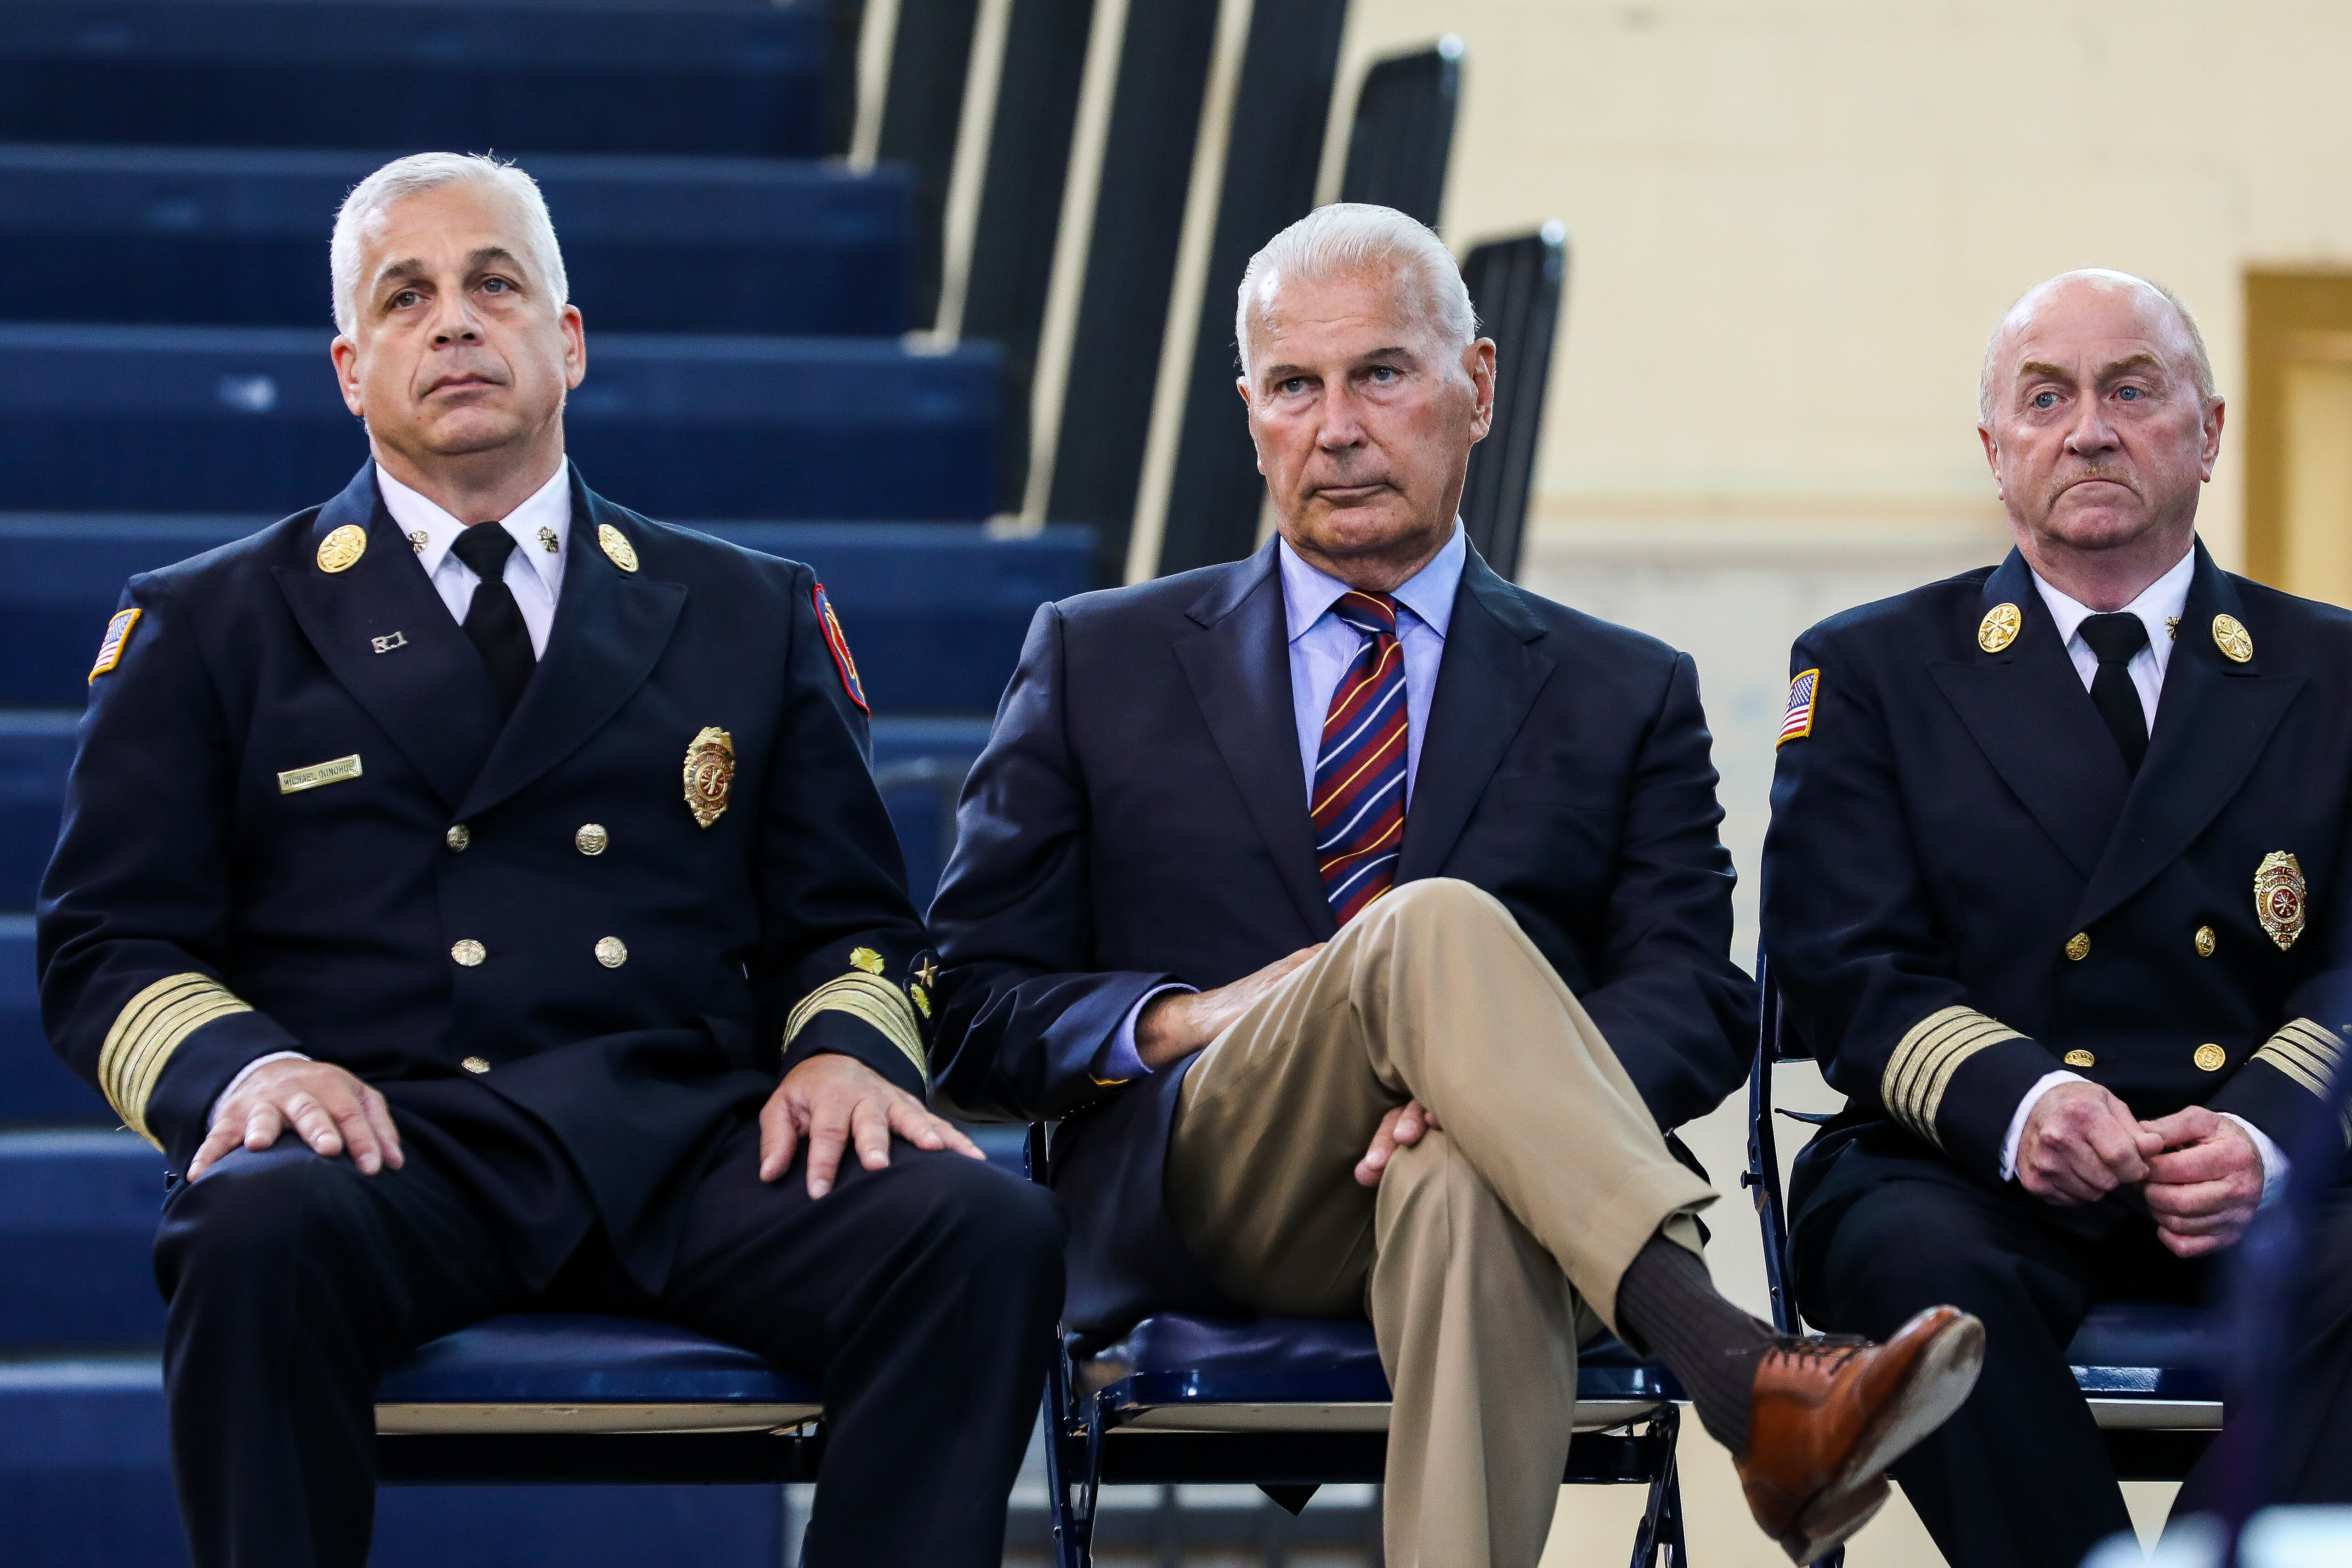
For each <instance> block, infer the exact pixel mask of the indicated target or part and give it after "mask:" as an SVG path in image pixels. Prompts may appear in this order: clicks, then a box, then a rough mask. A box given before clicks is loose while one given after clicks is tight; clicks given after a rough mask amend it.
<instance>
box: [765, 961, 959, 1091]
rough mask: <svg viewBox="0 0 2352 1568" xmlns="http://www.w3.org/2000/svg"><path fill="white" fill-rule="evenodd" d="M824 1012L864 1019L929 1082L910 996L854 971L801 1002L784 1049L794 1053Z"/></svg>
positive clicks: (787, 1028)
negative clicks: (795, 1045) (803, 1032)
mask: <svg viewBox="0 0 2352 1568" xmlns="http://www.w3.org/2000/svg"><path fill="white" fill-rule="evenodd" d="M823 1012H836V1013H847V1014H849V1015H850V1017H852V1018H857V1019H865V1020H866V1022H867V1023H869V1024H872V1025H873V1026H874V1027H875V1028H876V1029H877V1030H881V1031H882V1038H883V1039H885V1040H888V1041H889V1042H890V1043H891V1044H892V1045H895V1046H897V1047H898V1049H899V1050H900V1051H903V1052H905V1053H906V1057H907V1060H908V1061H911V1062H913V1063H914V1064H915V1071H918V1072H919V1073H921V1074H922V1075H923V1076H924V1077H925V1078H926V1079H929V1077H930V1075H931V1067H930V1062H929V1061H928V1060H927V1059H926V1058H925V1057H924V1054H923V1031H922V1030H921V1028H920V1027H919V1025H917V1023H916V1022H915V1009H914V1005H913V1004H912V1003H910V1002H908V1000H907V998H906V994H905V993H904V992H902V991H900V990H899V989H898V987H896V986H894V985H892V984H891V983H890V982H889V981H887V980H886V979H884V978H882V977H881V976H879V975H869V974H867V973H866V972H865V971H864V970H862V969H852V970H851V971H849V973H847V974H846V975H844V976H842V977H840V978H839V979H837V980H827V981H826V982H825V983H824V985H822V986H819V987H818V988H816V989H815V990H813V991H811V992H810V993H809V994H808V995H807V996H804V997H803V998H801V1004H800V1006H798V1007H796V1008H794V1009H793V1012H792V1016H791V1017H790V1018H788V1019H785V1020H784V1049H785V1050H786V1051H790V1050H791V1049H792V1046H793V1040H797V1039H798V1038H800V1032H801V1030H804V1029H806V1028H807V1027H808V1022H809V1019H813V1018H814V1017H816V1015H817V1014H819V1013H823Z"/></svg>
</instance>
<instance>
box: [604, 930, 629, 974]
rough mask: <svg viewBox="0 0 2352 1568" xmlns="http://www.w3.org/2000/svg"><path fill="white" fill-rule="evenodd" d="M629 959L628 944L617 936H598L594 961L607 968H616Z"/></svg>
mask: <svg viewBox="0 0 2352 1568" xmlns="http://www.w3.org/2000/svg"><path fill="white" fill-rule="evenodd" d="M628 961H629V945H628V944H627V943H625V942H624V941H622V940H621V939H620V938H619V937H618V936H604V937H600V938H599V939H598V940H597V943H596V962H598V963H599V964H602V965H604V967H606V968H607V969H617V968H619V967H621V966H622V965H624V964H625V963H627V962H628Z"/></svg>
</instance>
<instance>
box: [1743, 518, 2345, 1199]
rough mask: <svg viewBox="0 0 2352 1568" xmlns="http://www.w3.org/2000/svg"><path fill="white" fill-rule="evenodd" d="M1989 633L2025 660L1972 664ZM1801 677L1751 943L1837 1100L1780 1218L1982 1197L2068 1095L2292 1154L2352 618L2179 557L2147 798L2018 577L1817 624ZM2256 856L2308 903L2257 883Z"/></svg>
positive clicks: (2340, 824) (2334, 1023)
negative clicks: (1954, 1178) (2023, 1134)
mask: <svg viewBox="0 0 2352 1568" xmlns="http://www.w3.org/2000/svg"><path fill="white" fill-rule="evenodd" d="M2001 605H2010V606H2013V607H2014V608H2015V610H2016V611H2017V612H2018V615H2019V622H2018V630H2017V632H2016V635H2015V638H2014V640H2013V641H2011V642H2009V643H2007V644H2006V645H2003V646H1998V647H1995V648H1994V649H1992V650H1991V651H1988V650H1987V648H1986V647H1985V646H1984V645H1983V644H1982V643H1980V642H1979V628H1980V627H1981V626H1982V625H1983V624H1984V622H1985V618H1986V617H1987V615H1988V614H1989V613H1990V612H1994V611H1995V609H1996V608H1997V607H1998V606H2001ZM2218 616H2228V617H2231V619H2233V620H2234V621H2236V622H2238V623H2239V624H2240V626H2241V627H2242V629H2243V631H2244V632H2245V633H2246V634H2247V636H2248V637H2249V638H2250V642H2251V647H2250V649H2242V650H2241V651H2245V652H2249V653H2250V656H2249V657H2247V658H2246V659H2244V660H2243V661H2240V660H2237V659H2233V658H2231V656H2229V654H2228V653H2225V652H2224V651H2223V649H2222V647H2221V645H2220V643H2219V642H2218V641H2217V638H2216V635H2215V630H2214V622H2215V618H2216V617H2218ZM1990 641H1992V642H1994V643H1999V641H2000V639H1999V638H1998V636H1995V637H1992V638H1990ZM1791 670H1792V672H1802V671H1805V670H1818V671H1819V672H1820V674H1819V676H1818V680H1819V692H1818V696H1817V699H1816V709H1815V716H1814V721H1813V724H1812V727H1811V734H1810V735H1807V736H1805V737H1801V738H1795V739H1790V740H1788V741H1786V742H1785V743H1784V744H1783V745H1782V746H1781V747H1780V757H1779V759H1778V768H1777V772H1776V775H1775V778H1774V781H1773V786H1772V823H1771V829H1770V831H1769V834H1768V836H1767V838H1766V840H1765V846H1764V887H1763V924H1764V940H1765V946H1766V950H1767V952H1768V953H1769V955H1770V959H1771V967H1772V972H1773V975H1774V976H1775V977H1776V978H1777V980H1778V981H1779V984H1780V988H1781V989H1782V991H1783V992H1784V993H1785V996H1786V998H1787V1001H1788V1005H1789V1009H1790V1018H1791V1020H1792V1021H1793V1022H1794V1024H1795V1025H1796V1026H1797V1028H1798V1029H1799V1030H1801V1033H1802V1034H1803V1035H1804V1037H1805V1039H1806V1040H1808V1041H1809V1042H1810V1044H1811V1047H1812V1050H1813V1051H1814V1053H1815V1055H1816V1056H1818V1057H1819V1058H1820V1059H1821V1061H1822V1063H1823V1066H1824V1070H1825V1071H1826V1072H1827V1074H1828V1076H1829V1079H1830V1082H1832V1084H1833V1085H1834V1086H1835V1087H1836V1088H1837V1089H1838V1090H1839V1091H1841V1092H1843V1093H1844V1094H1845V1095H1846V1096H1847V1097H1848V1106H1847V1110H1846V1111H1845V1113H1843V1115H1842V1116H1841V1117H1840V1118H1839V1119H1838V1120H1837V1121H1836V1122H1834V1123H1832V1124H1831V1126H1830V1127H1829V1128H1828V1129H1826V1130H1825V1132H1824V1133H1823V1134H1822V1136H1821V1137H1819V1138H1817V1139H1816V1140H1815V1141H1814V1142H1813V1144H1812V1145H1811V1146H1810V1147H1809V1148H1808V1149H1807V1150H1806V1151H1805V1153H1804V1155H1802V1157H1801V1162H1800V1166H1799V1173H1798V1181H1797V1185H1796V1188H1795V1195H1796V1197H1798V1199H1799V1200H1800V1207H1805V1206H1808V1205H1810V1206H1811V1207H1816V1208H1820V1207H1822V1206H1825V1205H1830V1204H1832V1203H1834V1202H1836V1201H1838V1200H1839V1199H1840V1198H1841V1197H1843V1196H1845V1195H1849V1194H1851V1193H1852V1192H1853V1191H1856V1190H1858V1184H1864V1183H1867V1182H1869V1181H1872V1180H1875V1179H1881V1178H1883V1177H1885V1176H1887V1175H1888V1174H1890V1173H1891V1172H1892V1171H1893V1170H1894V1169H1895V1165H1893V1164H1890V1162H1897V1163H1900V1164H1916V1161H1917V1160H1918V1159H1921V1158H1925V1159H1927V1160H1930V1161H1936V1162H1937V1163H1939V1164H1945V1165H1948V1166H1949V1167H1950V1168H1952V1169H1954V1170H1956V1171H1957V1172H1958V1174H1959V1176H1961V1177H1963V1178H1965V1179H1967V1180H1969V1181H1973V1182H1978V1183H1983V1184H1995V1183H1998V1182H1999V1180H2000V1149H2001V1144H2002V1142H2003V1140H2004V1138H2005V1136H2006V1134H2007V1133H2008V1129H2009V1123H2010V1119H2011V1116H2012V1115H2013V1114H2014V1113H2015V1111H2016V1108H2017V1104H2018V1102H2019V1100H2020V1099H2021V1097H2022V1096H2023V1094H2024V1093H2025V1092H2026V1090H2027V1089H2029V1088H2030V1087H2032V1084H2033V1082H2035V1081H2036V1080H2037V1079H2039V1078H2041V1077H2042V1075H2043V1074H2045V1073H2048V1072H2052V1071H2057V1070H2059V1069H2060V1068H2061V1067H2070V1068H2072V1069H2073V1070H2074V1071H2077V1072H2080V1073H2081V1074H2082V1075H2083V1076H2084V1077H2085V1078H2089V1079H2091V1080H2093V1081H2094V1082H2099V1083H2103V1084H2105V1085H2106V1086H2107V1087H2108V1088H2109V1089H2111V1090H2113V1091H2114V1092H2116V1095H2117V1096H2118V1097H2120V1098H2121V1099H2122V1100H2123V1101H2124V1102H2125V1103H2126V1104H2128V1105H2129V1106H2130V1107H2131V1108H2132V1110H2133V1112H2134V1113H2137V1115H2140V1116H2142V1117H2156V1116H2161V1115H2166V1114H2168V1113H2171V1112H2174V1111H2177V1110H2179V1109H2180V1108H2181V1107H2183V1106H2185V1105H2189V1104H2204V1105H2210V1106H2211V1107H2212V1108H2213V1109H2215V1110H2217V1111H2229V1112H2233V1113H2238V1114H2241V1115H2243V1116H2244V1117H2245V1118H2246V1119H2247V1120H2248V1121H2250V1122H2252V1123H2253V1124H2255V1125H2256V1126H2258V1127H2260V1128H2262V1129H2263V1131H2264V1132H2265V1133H2267V1134H2270V1135H2271V1136H2272V1137H2273V1138H2274V1139H2276V1140H2277V1141H2278V1142H2279V1143H2280V1144H2282V1145H2292V1143H2293V1142H2294V1138H2295V1136H2296V1135H2297V1134H2298V1132H2299V1131H2300V1123H2301V1120H2302V1118H2304V1117H2305V1116H2307V1115H2308V1114H2309V1113H2310V1111H2311V1109H2312V1107H2313V1106H2314V1105H2315V1103H2317V1093H2318V1092H2319V1091H2320V1090H2321V1089H2322V1088H2323V1087H2324V1085H2325V1082H2326V1075H2327V1074H2328V1072H2330V1071H2332V1070H2333V1066H2334V1062H2335V1056H2336V1050H2337V1049H2338V1048H2337V1044H2336V1035H2335V1033H2334V1031H2335V1030H2336V1029H2338V1028H2340V1027H2341V1025H2342V1022H2343V1017H2342V1013H2343V1008H2344V1004H2345V1002H2346V996H2347V994H2346V991H2345V982H2346V980H2347V977H2352V976H2347V965H2352V874H2347V873H2352V866H2347V862H2346V853H2347V847H2348V846H2347V838H2346V815H2347V810H2352V614H2347V613H2346V612H2344V611H2342V610H2338V609H2336V608H2335V607H2333V606H2331V605H2325V604H2316V603H2313V602H2312V601H2308V600H2303V599H2296V598H2293V597H2291V596H2290V595H2287V594H2284V593H2281V592H2278V591H2275V590H2273V589H2269V588H2264V587H2263V586H2262V585H2261V584H2259V583H2255V582H2251V581H2249V580H2246V579H2244V578H2241V577H2233V576H2231V574H2230V573H2228V572H2225V571H2222V570H2221V569H2220V568H2218V567H2216V566H2215V565H2214V564H2213V561H2212V559H2211V558H2210V556H2208V555H2207V554H2206V553H2205V549H2204V547H2203V546H2202V545H2201V544H2200V545H2199V546H2198V547H2197V565H2196V570H2195V575H2194V577H2193V579H2192V580H2191V582H2190V586H2189V598H2188V602H2187V605H2186V607H2185V609H2184V611H2183V612H2182V614H2181V617H2180V622H2179V628H2178V630H2177V632H2176V634H2175V640H2174V643H2173V647H2172V653H2171V658H2170V661H2169V663H2168V664H2167V666H2166V671H2165V677H2164V690H2163V696H2162V698H2161V700H2160V701H2159V703H2158V709H2157V716H2156V724H2155V726H2154V728H2153V730H2152V731H2151V733H2150V737H2149V744H2148V750H2147V759H2146V761H2145V762H2144V763H2143V764H2142V765H2141V768H2140V770H2139V773H2138V775H2137V778H2135V777H2134V776H2133V775H2131V774H2130V773H2129V772H2128V771H2127V770H2126V767H2125V765H2124V761H2123V756H2122V753H2121V751H2120V750H2119V749H2118V747H2116V743H2115V740H2114V738H2113V737H2112V736H2110V735H2109V733H2108V732H2107V730H2106V728H2105V725H2104V724H2103V723H2102V721H2101V720H2100V717H2099V715H2098V711H2097V709H2096V708H2095V707H2094V706H2092V703H2091V698H2090V695H2089V694H2088V693H2087V692H2086V691H2085V690H2084V685H2083V680H2082V677H2081V675H2080V674H2077V673H2076V671H2075V668H2074V664H2073V662H2072V660H2070V659H2069V657H2068V656H2067V653H2066V650H2065V648H2064V647H2063V645H2062V644H2061V643H2060V642H2059V640H2058V628H2057V624H2056V622H2053V620H2052V619H2051V617H2050V613H2049V611H2048V609H2047V607H2046V606H2044V604H2043V603H2042V595H2041V594H2040V592H2039V591H2036V589H2035V587H2034V584H2033V580H2032V572H2031V570H2029V569H2028V568H2027V566H2026V564H2025V561H2024V559H2023V558H2022V557H2021V556H2019V555H2018V554H2017V553H2015V552H2014V551H2012V552H2011V555H2010V557H2009V559H2007V560H2006V561H2004V562H2003V563H2002V564H2001V565H2000V567H1998V568H1987V569H1983V570H1977V571H1972V572H1969V573H1967V574H1965V575H1963V576H1960V577H1956V578H1952V579H1950V580H1947V581H1943V582H1938V583H1934V584H1931V585H1929V586H1927V587H1926V588H1921V589H1916V590H1915V591H1912V592H1909V593H1906V594H1903V595H1901V596H1899V597H1897V598H1895V599H1889V600H1885V601H1880V602H1878V603H1875V604H1867V605H1864V606H1863V607H1862V608H1860V609H1858V610H1852V611H1848V612H1845V613H1844V614H1843V615H1838V616H1834V617H1832V618H1831V619H1830V620H1828V621H1825V622H1822V623H1821V624H1820V625H1818V626H1816V627H1814V628H1813V629H1812V630H1811V631H1810V632H1806V633H1805V634H1804V635H1803V636H1802V637H1801V638H1800V639H1798V641H1797V644H1796V651H1795V653H1794V656H1793V658H1792V660H1791ZM2274 854H2277V855H2292V856H2293V857H2294V862H2295V871H2294V880H2297V881H2299V882H2300V883H2301V886H2302V892H2301V894H2300V895H2299V897H2296V898H2292V899H2288V900H2285V901H2284V902H2282V901H2281V900H2280V899H2279V897H2278V894H2279V891H2280V888H2281V887H2282V886H2284V885H2285V884H2286V883H2287V882H2288V881H2289V878H2288V877H2287V876H2286V875H2285V874H2284V866H2283V864H2281V863H2280V862H2273V872H2272V873H2270V874H2269V875H2268V876H2267V877H2266V878H2265V877H2264V876H2263V865H2264V862H2265V861H2266V860H2270V859H2271V857H2272V856H2273V855H2274ZM2258 881H2263V883H2264V886H2263V889H2262V890H2261V891H2259V892H2258V889H2257V882H2258ZM2266 901H2267V903H2268V907H2267V909H2266V908H2265V907H2264V904H2265V902H2266ZM2287 904H2299V906H2300V907H2299V914H2296V915H2295V916H2294V919H2293V921H2292V922H2291V925H2292V929H2291V930H2290V929H2289V925H2290V922H2288V921H2287V920H2285V919H2283V918H2282V916H2283V915H2284V914H2285V913H2287V912H2288V911H2287V908H2286V905H2287ZM2266 914H2267V915H2269V916H2270V919H2271V921H2272V922H2273V924H2275V925H2278V926H2279V930H2278V932H2277V933H2276V934H2274V933H2273V930H2272V929H2270V928H2268V927H2266V925H2265V923H2264V916H2265V915H2266ZM1937 1020H1940V1021H1937ZM1938 1151H1940V1156H1941V1157H1940V1159H1938ZM1801 1218H1802V1216H1801Z"/></svg>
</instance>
